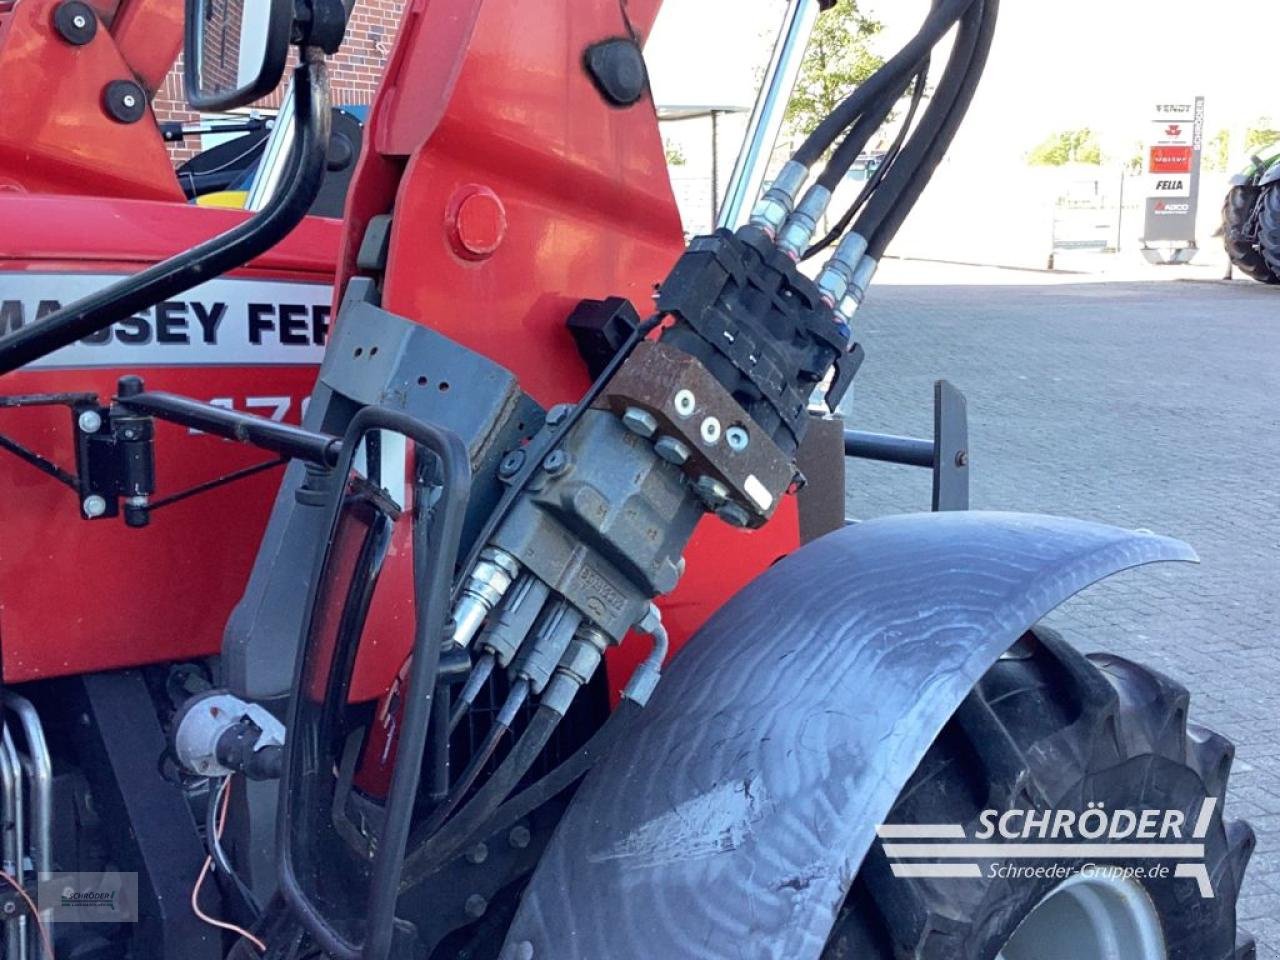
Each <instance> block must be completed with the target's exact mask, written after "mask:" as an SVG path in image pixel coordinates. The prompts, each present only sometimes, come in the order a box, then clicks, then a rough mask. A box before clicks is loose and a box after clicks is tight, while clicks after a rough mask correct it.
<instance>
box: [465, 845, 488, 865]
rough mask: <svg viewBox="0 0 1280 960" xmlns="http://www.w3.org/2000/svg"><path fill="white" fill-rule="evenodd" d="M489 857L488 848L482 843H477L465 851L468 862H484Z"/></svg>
mask: <svg viewBox="0 0 1280 960" xmlns="http://www.w3.org/2000/svg"><path fill="white" fill-rule="evenodd" d="M488 859H489V848H488V846H486V845H485V844H483V843H477V844H475V845H473V846H472V847H471V849H469V850H468V851H467V862H468V863H477V864H479V863H484V862H485V861H486V860H488Z"/></svg>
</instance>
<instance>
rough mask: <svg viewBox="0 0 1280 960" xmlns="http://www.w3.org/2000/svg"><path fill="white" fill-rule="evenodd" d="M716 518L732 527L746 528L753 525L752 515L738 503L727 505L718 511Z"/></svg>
mask: <svg viewBox="0 0 1280 960" xmlns="http://www.w3.org/2000/svg"><path fill="white" fill-rule="evenodd" d="M716 516H717V517H719V518H720V519H721V520H723V521H724V522H725V523H727V524H729V526H731V527H745V526H747V525H748V524H749V523H751V514H749V513H747V511H746V510H744V509H743V508H742V507H740V506H738V504H736V503H726V504H725V505H724V506H723V507H721V508H720V509H719V510H717V511H716Z"/></svg>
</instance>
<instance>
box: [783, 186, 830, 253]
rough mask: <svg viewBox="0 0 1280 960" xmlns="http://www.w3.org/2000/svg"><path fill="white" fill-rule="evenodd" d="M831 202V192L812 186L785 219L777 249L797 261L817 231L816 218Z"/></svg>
mask: <svg viewBox="0 0 1280 960" xmlns="http://www.w3.org/2000/svg"><path fill="white" fill-rule="evenodd" d="M830 202H831V191H830V190H828V189H827V188H826V187H824V186H822V185H821V184H816V183H815V184H814V185H813V186H812V187H810V188H809V189H808V190H806V191H805V194H804V197H803V198H802V199H801V201H800V203H799V205H798V206H797V207H796V208H795V210H794V211H793V212H792V214H791V216H789V217H787V222H786V224H785V225H784V226H783V228H782V231H781V232H780V233H779V234H778V249H779V250H781V251H782V252H783V253H785V254H786V255H787V256H789V257H790V258H791V259H792V260H799V259H800V254H801V253H803V252H804V251H805V250H806V249H807V248H808V246H809V241H810V240H812V239H813V233H814V231H815V230H817V229H818V218H819V217H821V216H822V215H823V213H825V212H826V209H827V204H829V203H830Z"/></svg>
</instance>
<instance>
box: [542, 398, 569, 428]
mask: <svg viewBox="0 0 1280 960" xmlns="http://www.w3.org/2000/svg"><path fill="white" fill-rule="evenodd" d="M572 409H573V407H571V406H570V405H569V404H567V403H557V404H556V405H555V406H554V407H552V408H551V409H550V410H548V411H547V426H548V427H556V426H559V425H560V424H562V423H564V418H565V417H567V416H569V411H570V410H572Z"/></svg>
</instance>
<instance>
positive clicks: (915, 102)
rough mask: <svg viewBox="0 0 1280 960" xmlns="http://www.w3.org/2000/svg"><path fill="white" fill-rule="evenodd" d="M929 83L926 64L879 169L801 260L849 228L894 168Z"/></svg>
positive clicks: (815, 254)
mask: <svg viewBox="0 0 1280 960" xmlns="http://www.w3.org/2000/svg"><path fill="white" fill-rule="evenodd" d="M928 79H929V61H928V60H926V61H925V62H924V65H923V66H922V67H921V68H920V72H919V73H917V74H916V81H915V87H914V88H913V89H912V91H911V104H910V106H909V107H907V115H906V117H905V118H904V119H903V121H902V126H901V128H900V129H899V130H898V135H897V136H896V137H895V138H894V140H893V143H892V144H890V145H889V149H888V150H887V151H885V155H884V159H883V160H881V161H880V166H879V167H877V168H876V170H875V172H874V173H873V174H872V175H871V176H870V177H869V178H868V179H867V182H866V183H865V184H863V186H862V189H861V190H860V191H858V196H857V197H856V198H854V201H853V203H851V204H849V208H848V209H847V210H845V212H844V213H842V214H841V215H840V219H839V220H837V221H836V224H835V226H833V227H832V228H831V229H830V230H829V231H828V232H827V234H826V236H824V237H823V238H822V239H821V240H819V241H817V242H816V243H814V245H813V246H811V247H810V248H809V249H808V250H806V251H805V252H804V255H803V256H802V257H801V258H800V259H801V260H808V259H809V258H810V257H814V256H817V255H818V254H819V253H821V252H822V251H823V250H825V249H826V248H827V247H829V246H831V244H833V243H835V242H836V241H837V240H839V239H840V238H841V237H842V236H843V235H844V232H845V231H846V230H848V229H849V224H851V223H852V222H853V218H854V217H856V216H857V215H858V211H859V210H861V209H862V207H863V205H864V204H866V202H867V200H868V199H869V198H870V196H871V194H872V192H873V191H874V190H875V189H876V187H878V186H879V185H880V183H881V181H882V180H884V177H885V174H887V173H888V172H889V168H890V167H892V166H893V164H894V162H895V161H896V160H897V159H898V156H899V154H901V152H902V145H903V143H904V142H905V141H906V139H907V134H908V133H910V132H911V126H912V124H913V123H914V122H915V117H916V112H917V111H918V110H919V109H920V103H921V101H922V100H923V99H924V90H925V85H926V83H927V82H928Z"/></svg>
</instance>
